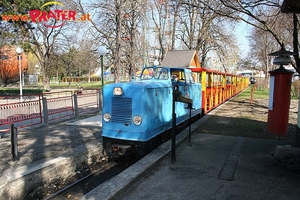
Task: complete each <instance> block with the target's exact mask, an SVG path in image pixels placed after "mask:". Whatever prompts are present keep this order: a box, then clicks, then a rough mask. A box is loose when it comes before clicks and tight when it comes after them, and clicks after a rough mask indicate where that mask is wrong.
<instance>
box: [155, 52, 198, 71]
mask: <svg viewBox="0 0 300 200" xmlns="http://www.w3.org/2000/svg"><path fill="white" fill-rule="evenodd" d="M160 66H163V67H175V68H176V67H178V68H200V63H199V59H198V56H197V54H196V51H194V50H174V51H168V53H167V54H166V56H165V58H164V60H163V61H162V62H161V65H160Z"/></svg>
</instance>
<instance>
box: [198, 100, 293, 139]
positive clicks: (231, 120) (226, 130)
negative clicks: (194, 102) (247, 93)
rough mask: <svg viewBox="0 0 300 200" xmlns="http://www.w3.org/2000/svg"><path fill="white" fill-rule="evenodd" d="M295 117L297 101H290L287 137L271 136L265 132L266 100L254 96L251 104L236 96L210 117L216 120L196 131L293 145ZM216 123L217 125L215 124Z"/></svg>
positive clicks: (208, 122) (209, 121)
mask: <svg viewBox="0 0 300 200" xmlns="http://www.w3.org/2000/svg"><path fill="white" fill-rule="evenodd" d="M297 115H298V100H291V103H290V112H289V124H288V131H287V135H286V136H278V135H273V134H270V133H268V132H267V120H268V99H256V98H255V95H254V99H253V101H252V103H251V101H250V99H245V98H241V97H239V96H236V97H234V98H233V99H231V100H230V101H228V102H227V103H226V104H224V105H222V106H221V107H219V108H218V111H217V113H216V114H215V115H213V116H212V117H213V118H217V119H216V120H208V121H207V122H206V123H205V126H200V127H199V128H198V129H197V131H200V132H202V133H206V134H207V133H208V134H219V135H234V136H242V137H253V138H262V139H278V140H286V141H288V142H289V143H290V144H291V145H293V143H294V142H295V138H296V124H297ZM279 117H280V116H279ZM216 121H217V122H218V124H215V122H216ZM212 122H214V123H212Z"/></svg>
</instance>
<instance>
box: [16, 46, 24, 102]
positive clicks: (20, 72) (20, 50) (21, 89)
mask: <svg viewBox="0 0 300 200" xmlns="http://www.w3.org/2000/svg"><path fill="white" fill-rule="evenodd" d="M16 53H17V54H18V60H19V74H20V81H19V82H20V101H21V102H22V101H23V88H22V53H23V49H22V48H21V47H17V48H16Z"/></svg>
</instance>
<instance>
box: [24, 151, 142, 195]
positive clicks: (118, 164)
mask: <svg viewBox="0 0 300 200" xmlns="http://www.w3.org/2000/svg"><path fill="white" fill-rule="evenodd" d="M137 161H138V159H137V158H135V157H133V156H132V157H124V158H118V159H114V160H113V161H110V162H107V163H105V164H101V165H99V166H93V168H94V170H92V171H90V173H88V174H86V175H84V176H83V177H81V178H79V179H78V180H76V179H77V178H76V177H73V178H72V179H73V181H72V182H71V183H68V184H67V185H65V184H62V185H60V183H56V184H51V186H50V187H43V188H39V189H37V190H36V191H34V192H33V193H31V194H29V195H27V197H26V198H25V200H29V199H44V200H63V199H68V200H70V199H71V200H75V199H76V200H77V199H79V198H81V197H82V196H84V195H85V194H87V193H88V192H89V191H91V190H93V189H94V188H96V187H97V186H99V185H100V184H102V183H104V182H105V181H107V180H109V179H111V178H112V177H114V176H116V175H117V174H119V173H121V172H122V171H124V170H125V169H127V168H128V167H130V166H131V165H132V164H134V163H135V162H137Z"/></svg>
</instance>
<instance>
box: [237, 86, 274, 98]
mask: <svg viewBox="0 0 300 200" xmlns="http://www.w3.org/2000/svg"><path fill="white" fill-rule="evenodd" d="M251 91H253V99H269V89H264V88H256V89H255V88H254V86H253V85H251V86H250V87H248V88H247V89H246V90H244V91H243V92H241V93H240V94H239V95H238V96H237V97H238V98H241V99H250V98H251Z"/></svg>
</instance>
